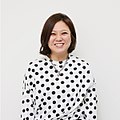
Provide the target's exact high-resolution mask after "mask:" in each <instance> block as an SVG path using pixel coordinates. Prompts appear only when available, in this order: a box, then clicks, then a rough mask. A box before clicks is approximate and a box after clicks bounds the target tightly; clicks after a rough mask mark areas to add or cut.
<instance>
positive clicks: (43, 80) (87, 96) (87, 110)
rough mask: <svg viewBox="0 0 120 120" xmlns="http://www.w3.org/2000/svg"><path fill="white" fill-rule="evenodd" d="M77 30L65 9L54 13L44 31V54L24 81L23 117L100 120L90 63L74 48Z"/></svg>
mask: <svg viewBox="0 0 120 120" xmlns="http://www.w3.org/2000/svg"><path fill="white" fill-rule="evenodd" d="M75 46H76V32H75V28H74V25H73V23H72V21H71V19H70V18H69V17H68V16H66V15H65V14H62V13H56V14H53V15H52V16H50V17H49V18H48V19H47V21H46V22H45V24H44V26H43V30H42V34H41V48H40V54H41V55H40V58H39V59H36V60H34V61H32V62H30V63H29V65H28V68H27V71H26V73H25V79H24V81H23V92H22V96H23V99H22V113H21V118H22V120H96V119H97V113H96V111H97V108H96V104H97V96H96V88H95V80H94V78H93V76H92V73H91V70H90V67H89V64H88V63H87V62H85V60H81V59H80V58H78V57H75V56H73V55H72V54H71V52H72V51H73V50H74V49H75Z"/></svg>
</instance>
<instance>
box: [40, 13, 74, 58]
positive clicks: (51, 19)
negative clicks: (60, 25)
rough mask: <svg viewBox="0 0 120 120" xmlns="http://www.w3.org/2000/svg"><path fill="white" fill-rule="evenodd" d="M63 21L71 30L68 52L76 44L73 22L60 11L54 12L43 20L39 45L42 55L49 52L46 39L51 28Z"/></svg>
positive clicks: (47, 39)
mask: <svg viewBox="0 0 120 120" xmlns="http://www.w3.org/2000/svg"><path fill="white" fill-rule="evenodd" d="M59 21H63V22H64V23H65V24H66V25H67V26H68V27H69V29H70V32H71V45H70V47H69V48H68V53H71V52H72V51H73V50H74V49H75V46H76V32H75V27H74V25H73V22H72V21H71V19H70V18H69V17H68V16H67V15H65V14H62V13H56V14H53V15H51V16H50V17H49V18H48V19H47V20H46V22H45V24H44V26H43V29H42V32H41V38H40V40H41V47H40V53H41V54H43V55H47V56H49V55H50V54H51V50H50V48H49V47H48V41H49V38H50V35H51V32H52V30H53V27H54V25H55V24H56V23H57V22H59Z"/></svg>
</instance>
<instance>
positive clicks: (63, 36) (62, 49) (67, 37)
mask: <svg viewBox="0 0 120 120" xmlns="http://www.w3.org/2000/svg"><path fill="white" fill-rule="evenodd" d="M70 44H71V33H70V30H69V27H68V26H67V25H66V24H65V23H64V22H63V21H60V22H57V23H56V24H55V26H54V28H53V31H52V33H51V35H50V39H49V41H48V46H49V48H50V50H51V54H50V58H51V59H54V60H57V58H60V57H58V56H60V55H62V56H63V55H64V56H63V57H65V58H66V57H67V55H68V48H69V47H70ZM65 58H63V59H65ZM59 60H60V59H59ZM61 60H62V59H61Z"/></svg>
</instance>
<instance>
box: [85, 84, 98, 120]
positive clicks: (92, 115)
mask: <svg viewBox="0 0 120 120" xmlns="http://www.w3.org/2000/svg"><path fill="white" fill-rule="evenodd" d="M83 109H84V111H85V113H84V114H85V117H86V120H97V95H96V84H95V82H93V84H92V85H91V86H90V87H89V88H88V89H87V94H86V96H85V99H84V108H83Z"/></svg>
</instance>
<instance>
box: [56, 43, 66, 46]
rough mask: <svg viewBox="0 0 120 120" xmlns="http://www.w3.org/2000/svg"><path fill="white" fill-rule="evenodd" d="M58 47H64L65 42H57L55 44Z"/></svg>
mask: <svg viewBox="0 0 120 120" xmlns="http://www.w3.org/2000/svg"><path fill="white" fill-rule="evenodd" d="M54 45H55V46H56V47H62V46H63V45H64V43H55V44H54Z"/></svg>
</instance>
